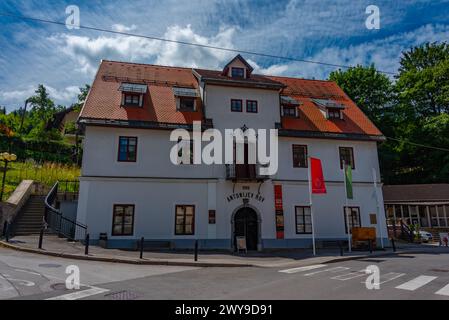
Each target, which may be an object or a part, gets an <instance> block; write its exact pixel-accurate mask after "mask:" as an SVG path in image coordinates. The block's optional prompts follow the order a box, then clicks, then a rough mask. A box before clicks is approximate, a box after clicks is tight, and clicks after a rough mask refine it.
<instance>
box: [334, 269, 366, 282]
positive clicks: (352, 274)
mask: <svg viewBox="0 0 449 320" xmlns="http://www.w3.org/2000/svg"><path fill="white" fill-rule="evenodd" d="M363 276H368V274H367V273H366V271H365V269H363V270H359V271H353V272H350V273H345V274H341V275H338V276H335V277H332V278H331V279H334V280H341V281H346V280H350V279H354V278H359V277H363Z"/></svg>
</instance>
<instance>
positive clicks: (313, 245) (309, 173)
mask: <svg viewBox="0 0 449 320" xmlns="http://www.w3.org/2000/svg"><path fill="white" fill-rule="evenodd" d="M307 161H308V164H309V169H308V170H307V174H308V177H309V203H310V220H311V221H312V247H313V255H314V256H316V247H315V222H314V221H313V209H312V207H313V206H312V179H311V175H312V174H311V171H312V162H311V161H310V156H308V157H307Z"/></svg>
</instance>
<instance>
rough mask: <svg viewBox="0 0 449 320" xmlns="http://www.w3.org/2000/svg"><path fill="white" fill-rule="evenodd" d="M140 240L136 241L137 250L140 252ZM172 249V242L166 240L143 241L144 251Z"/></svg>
mask: <svg viewBox="0 0 449 320" xmlns="http://www.w3.org/2000/svg"><path fill="white" fill-rule="evenodd" d="M140 244H141V241H140V239H139V240H137V241H136V250H140ZM166 249H172V242H171V241H164V240H144V241H143V250H144V251H145V250H166Z"/></svg>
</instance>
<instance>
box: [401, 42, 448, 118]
mask: <svg viewBox="0 0 449 320" xmlns="http://www.w3.org/2000/svg"><path fill="white" fill-rule="evenodd" d="M396 78H397V82H396V91H397V93H398V98H399V103H400V104H402V107H403V108H405V109H410V110H411V112H413V113H414V114H415V115H416V116H419V117H421V116H429V115H437V114H440V113H442V112H449V45H448V44H447V43H446V42H443V43H440V44H439V43H435V42H434V43H426V44H425V45H422V46H418V47H414V48H412V49H410V50H408V51H406V52H404V53H403V54H402V57H401V61H400V68H399V73H398V75H397V76H396Z"/></svg>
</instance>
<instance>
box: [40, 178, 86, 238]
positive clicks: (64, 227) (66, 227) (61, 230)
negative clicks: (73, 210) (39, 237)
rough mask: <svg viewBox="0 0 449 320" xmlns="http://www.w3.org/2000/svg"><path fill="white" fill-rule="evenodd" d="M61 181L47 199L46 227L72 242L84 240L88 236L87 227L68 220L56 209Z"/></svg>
mask: <svg viewBox="0 0 449 320" xmlns="http://www.w3.org/2000/svg"><path fill="white" fill-rule="evenodd" d="M58 186H59V181H57V182H56V183H55V184H54V185H53V187H52V188H51V190H50V192H49V193H48V194H47V196H46V197H45V201H44V202H45V215H44V225H45V227H47V226H48V227H49V228H50V229H52V230H54V231H55V232H57V233H58V234H59V235H61V236H64V237H66V238H68V239H70V240H82V239H84V238H85V236H86V234H87V225H85V224H82V223H80V222H77V221H73V220H71V219H68V218H66V217H64V216H63V215H62V212H61V211H60V210H58V209H56V208H55V207H54V202H55V200H56V197H57V195H58Z"/></svg>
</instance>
